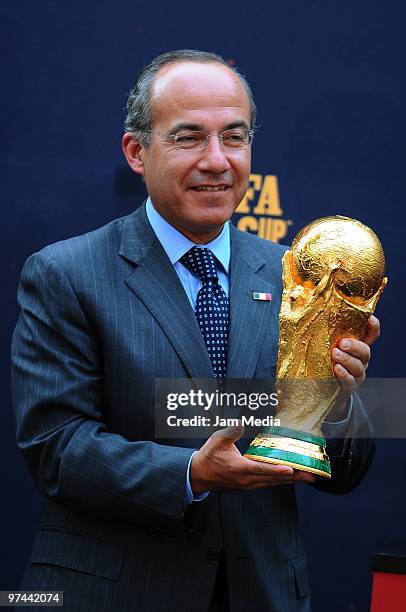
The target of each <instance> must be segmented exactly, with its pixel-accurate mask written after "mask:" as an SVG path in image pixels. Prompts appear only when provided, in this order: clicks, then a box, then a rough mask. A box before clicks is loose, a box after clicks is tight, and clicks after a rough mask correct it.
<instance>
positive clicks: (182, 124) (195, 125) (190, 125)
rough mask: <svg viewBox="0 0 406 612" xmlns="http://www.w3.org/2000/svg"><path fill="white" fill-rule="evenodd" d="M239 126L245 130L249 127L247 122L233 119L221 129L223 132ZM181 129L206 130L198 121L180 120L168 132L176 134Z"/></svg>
mask: <svg viewBox="0 0 406 612" xmlns="http://www.w3.org/2000/svg"><path fill="white" fill-rule="evenodd" d="M240 127H243V128H245V129H247V130H249V129H250V127H249V125H248V123H247V122H246V121H244V120H241V121H233V122H232V123H228V124H227V125H225V126H224V127H223V128H222V130H221V131H222V132H224V131H225V130H235V129H236V128H240ZM181 130H190V131H192V132H206V131H207V130H205V129H204V127H203V125H201V124H200V123H186V122H184V121H181V122H180V123H176V124H175V125H174V127H173V128H172V129H171V132H170V133H171V134H176V133H177V132H180V131H181Z"/></svg>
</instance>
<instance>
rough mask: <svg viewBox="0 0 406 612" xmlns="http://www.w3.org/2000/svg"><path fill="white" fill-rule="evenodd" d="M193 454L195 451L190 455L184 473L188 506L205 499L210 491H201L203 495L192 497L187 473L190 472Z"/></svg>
mask: <svg viewBox="0 0 406 612" xmlns="http://www.w3.org/2000/svg"><path fill="white" fill-rule="evenodd" d="M195 453H197V450H195V452H194V453H192V454H191V455H190V459H189V463H188V465H187V471H186V504H187V505H188V506H189V505H190V504H191V503H192V502H196V501H197V502H198V501H202V500H203V499H206V497H207V496H208V494H209V493H210V491H203V493H198V494H197V495H193V491H192V487H191V486H190V477H189V472H190V464H191V463H192V459H193V456H194V454H195Z"/></svg>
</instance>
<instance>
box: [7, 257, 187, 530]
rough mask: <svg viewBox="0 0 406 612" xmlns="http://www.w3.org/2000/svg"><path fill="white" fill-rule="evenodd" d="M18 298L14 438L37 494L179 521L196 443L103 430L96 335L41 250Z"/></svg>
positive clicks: (103, 513) (149, 520)
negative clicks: (191, 445)
mask: <svg viewBox="0 0 406 612" xmlns="http://www.w3.org/2000/svg"><path fill="white" fill-rule="evenodd" d="M18 301H19V305H20V308H21V314H20V317H19V320H18V323H17V326H16V329H15V331H14V335H13V340H12V391H13V403H14V416H15V423H16V431H17V442H18V445H19V448H20V449H21V451H22V453H23V455H24V457H25V460H26V462H27V464H28V466H29V469H30V472H31V474H32V477H33V479H34V481H35V482H36V484H37V486H38V488H39V490H40V491H41V493H43V494H44V495H45V496H47V497H48V498H50V499H52V500H54V501H55V502H57V503H60V504H64V505H66V506H68V507H71V508H72V509H75V510H78V511H85V512H91V513H92V514H93V515H97V516H99V517H100V518H103V519H106V520H112V521H121V522H127V523H140V524H143V523H145V524H148V525H151V524H154V523H155V524H156V525H157V526H159V525H161V524H167V523H169V524H171V523H173V522H174V521H175V522H176V521H180V520H181V519H182V517H183V515H184V512H185V508H186V474H187V467H188V463H189V459H190V457H191V455H192V453H193V449H191V448H182V447H176V446H165V445H160V444H156V443H154V442H151V441H130V440H128V439H126V438H125V437H123V436H122V435H118V434H115V433H112V432H110V431H108V428H107V426H106V423H105V422H104V421H103V412H104V406H103V361H102V354H101V348H100V346H98V339H97V334H96V333H95V331H94V329H92V327H91V325H90V323H89V321H88V320H87V318H86V315H85V313H84V311H83V309H82V307H81V304H80V302H79V299H78V297H77V295H76V294H75V291H74V290H73V287H72V285H71V283H70V281H69V279H68V277H67V275H66V274H65V273H64V271H63V269H62V267H61V266H60V264H59V263H58V262H57V261H55V259H53V258H52V257H51V256H50V255H49V254H48V253H47V252H46V251H41V252H40V253H36V254H34V255H33V256H31V257H30V258H29V259H28V260H27V262H26V264H25V266H24V268H23V271H22V275H21V281H20V286H19V291H18Z"/></svg>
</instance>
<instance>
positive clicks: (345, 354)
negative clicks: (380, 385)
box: [332, 315, 380, 420]
mask: <svg viewBox="0 0 406 612" xmlns="http://www.w3.org/2000/svg"><path fill="white" fill-rule="evenodd" d="M379 334H380V324H379V319H377V317H375V316H374V315H372V316H371V317H369V320H368V326H367V331H366V335H365V339H364V341H363V342H362V341H361V340H356V339H355V338H343V339H342V340H340V342H339V345H338V348H333V350H332V357H333V363H334V365H333V370H334V374H335V376H336V379H337V381H338V382H339V383H340V384H341V387H342V390H343V394H341V395H340V398H339V400H338V401H337V404H336V407H335V409H334V417H335V419H339V418H340V415H341V416H344V407H345V405H346V402H347V398H348V396H349V395H350V394H351V393H353V392H354V391H356V390H357V389H358V387H359V386H360V385H362V383H363V382H364V381H365V378H366V371H367V368H368V364H369V360H370V358H371V350H370V346H372V344H373V343H374V342H375V340H376V339H377V338H378V337H379ZM335 419H334V420H335Z"/></svg>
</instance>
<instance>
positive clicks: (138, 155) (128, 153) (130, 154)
mask: <svg viewBox="0 0 406 612" xmlns="http://www.w3.org/2000/svg"><path fill="white" fill-rule="evenodd" d="M121 144H122V147H123V153H124V155H125V158H126V160H127V162H128V165H129V166H130V168H131V169H132V170H134V172H136V173H137V174H141V176H144V174H145V171H144V162H143V151H144V147H143V145H142V144H141V143H140V142H139V141H138V140H137V139H136V138H135V137H134V134H131V133H130V132H126V133H125V134H124V136H123V139H122V141H121Z"/></svg>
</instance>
